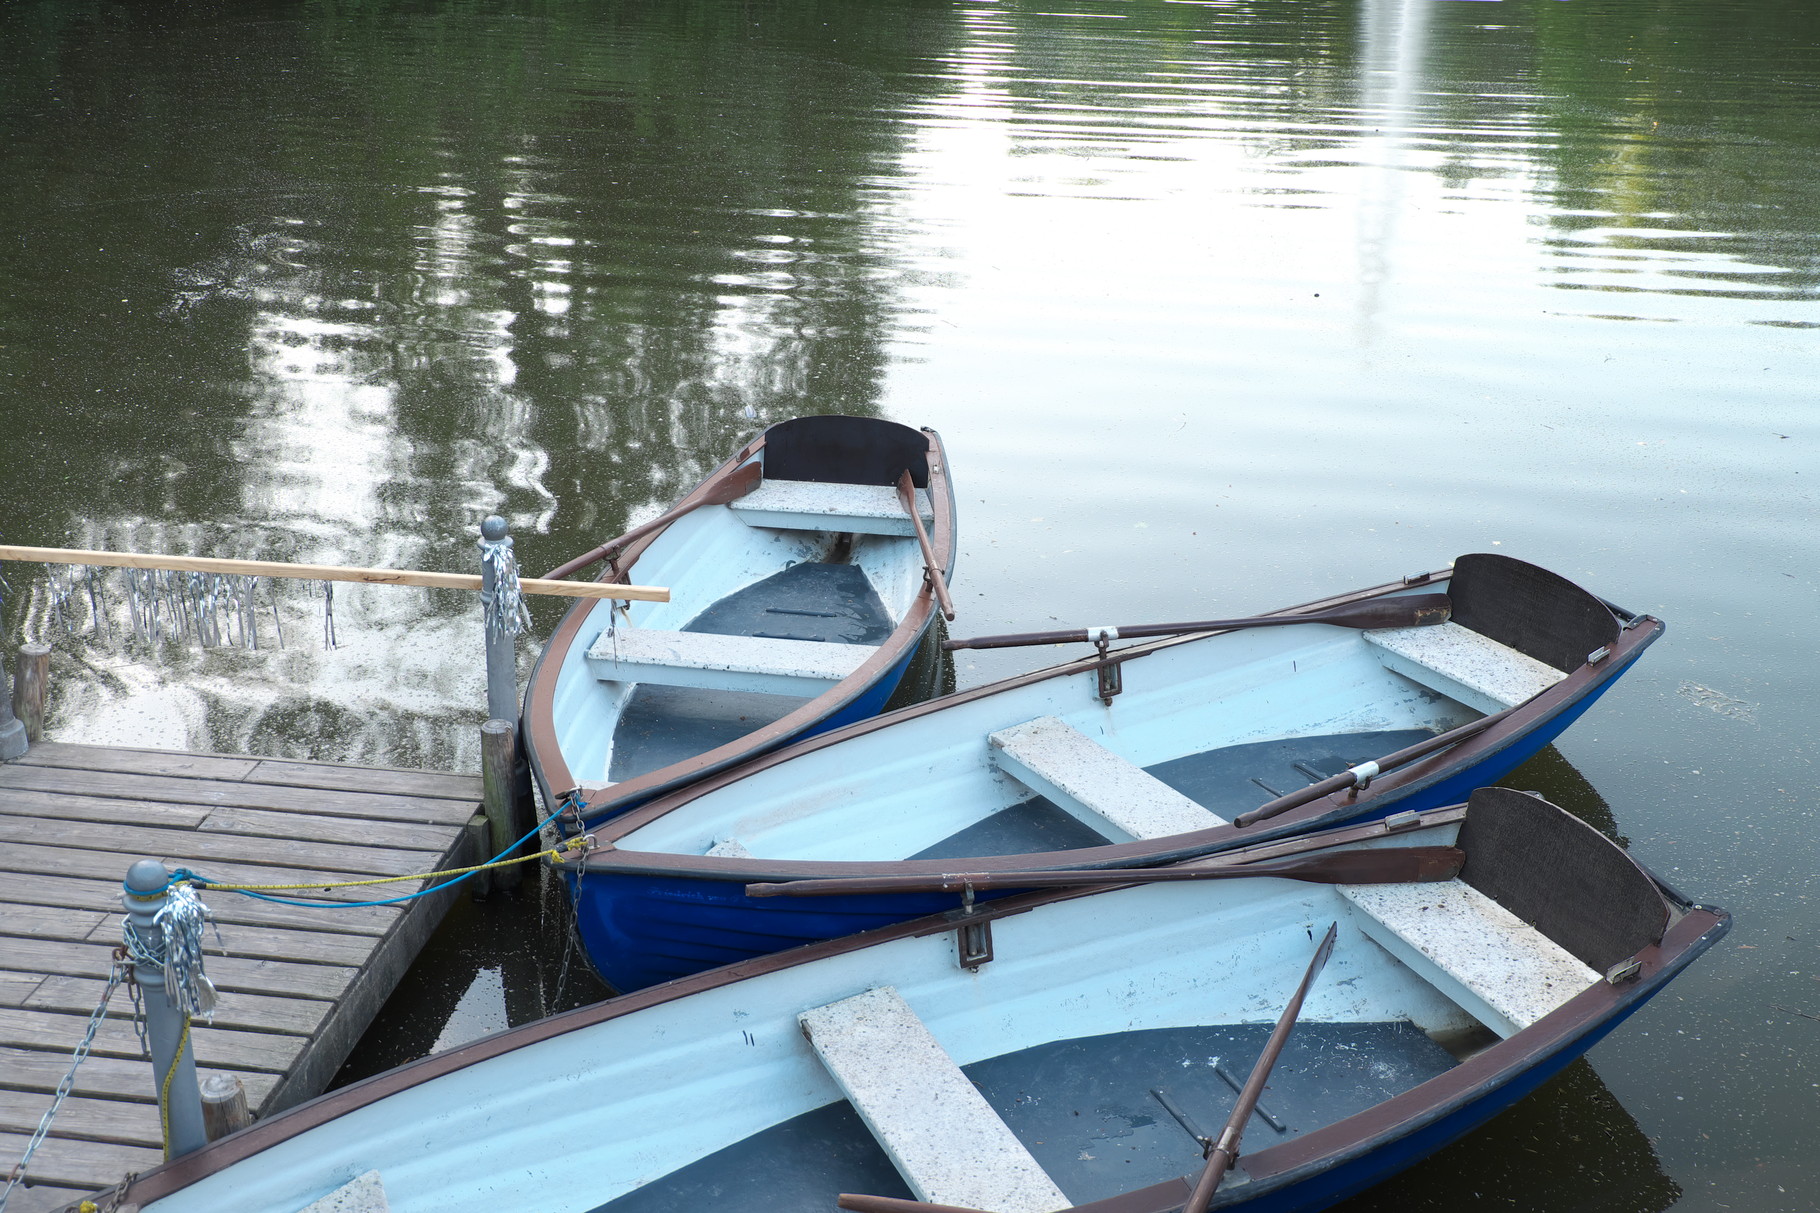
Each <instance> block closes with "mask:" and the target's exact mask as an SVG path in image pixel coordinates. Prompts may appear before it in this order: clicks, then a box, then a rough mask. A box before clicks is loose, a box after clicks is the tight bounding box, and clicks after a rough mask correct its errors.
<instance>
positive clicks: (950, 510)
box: [524, 429, 954, 816]
mask: <svg viewBox="0 0 1820 1213" xmlns="http://www.w3.org/2000/svg"><path fill="white" fill-rule="evenodd" d="M921 432H922V433H923V434H924V435H925V436H926V437H927V439H928V462H929V487H928V493H929V501H930V504H931V506H932V507H933V509H934V512H935V527H934V531H933V533H932V535H931V536H930V541H931V543H932V544H933V545H934V548H935V554H936V558H937V559H938V561H940V563H941V566H942V568H944V569H946V570H950V571H952V569H953V568H954V493H953V487H952V485H951V484H950V483H949V480H948V462H947V456H946V452H945V451H944V449H943V446H942V441H941V436H940V435H938V434H937V433H936V432H935V431H934V430H930V429H924V430H922V431H921ZM763 445H764V438H763V436H762V435H761V436H760V437H759V438H758V439H756V440H754V441H753V442H751V443H748V444H747V445H746V446H745V447H744V448H742V449H741V450H740V452H739V453H738V454H736V455H734V456H733V457H732V458H731V459H729V460H727V462H725V463H723V464H721V465H720V467H718V468H716V469H715V470H714V471H713V472H712V473H710V474H709V475H708V476H707V478H705V479H704V480H703V481H702V482H701V483H700V484H698V485H696V486H695V488H693V489H691V490H690V491H689V492H688V493H687V494H685V495H684V496H683V497H682V498H680V499H678V501H677V503H676V505H677V506H682V505H686V504H688V503H689V502H691V501H694V500H696V499H697V498H699V497H701V496H703V495H705V494H706V493H707V492H708V490H709V488H710V486H711V485H712V484H713V483H714V482H715V481H717V480H718V479H720V478H721V477H723V476H726V475H728V474H730V473H731V472H732V471H734V470H735V469H737V468H738V467H739V465H740V464H742V463H744V462H745V461H746V460H748V459H750V458H752V456H753V455H755V454H757V453H758V451H759V450H760V448H761V447H762V446H763ZM671 508H672V509H674V508H676V507H675V506H673V507H671ZM668 529H669V528H668V527H662V528H660V529H658V530H656V531H653V532H652V533H651V534H649V535H646V536H644V537H643V538H641V539H638V540H636V541H634V542H633V543H632V544H631V545H629V546H628V547H627V548H626V549H625V551H624V552H623V553H622V554H621V556H620V558H619V562H618V565H617V574H616V575H618V576H621V577H625V576H629V575H630V572H631V569H632V567H633V566H634V565H635V564H636V563H637V560H638V558H639V556H641V555H643V554H644V552H645V550H646V549H647V548H649V546H650V545H651V544H652V543H653V542H655V541H656V540H657V538H658V536H660V535H662V534H663V533H664V531H666V530H668ZM936 607H937V604H936V600H935V594H934V590H933V588H932V587H931V586H930V585H929V584H928V583H927V582H925V584H924V585H923V588H922V589H921V590H919V591H918V592H917V595H916V597H915V598H914V599H913V600H912V602H911V604H910V608H909V610H907V611H905V612H904V617H903V619H902V620H900V621H899V623H898V625H897V627H896V628H894V629H893V630H892V632H891V635H890V636H888V637H886V638H885V640H884V642H883V643H882V644H880V645H879V646H878V648H877V650H876V651H875V652H874V653H873V654H872V656H870V657H868V658H867V659H866V660H865V661H864V662H862V663H861V664H860V665H859V667H858V668H857V669H855V670H854V671H853V673H851V674H849V675H848V676H847V677H846V678H845V679H843V680H842V681H841V682H840V683H839V684H837V685H835V686H833V687H831V688H829V689H828V690H827V691H824V692H823V693H822V694H820V695H818V696H816V697H815V698H814V699H811V700H809V701H808V702H807V703H805V704H803V705H802V706H801V707H799V708H797V709H796V710H795V711H793V712H791V713H790V714H789V715H787V716H784V717H781V718H780V719H778V720H775V721H773V722H772V723H770V724H768V725H766V726H765V727H763V728H761V729H757V730H754V731H753V732H751V733H748V734H746V735H745V736H743V737H741V738H739V739H738V740H736V741H731V742H728V743H727V744H726V745H723V746H719V747H717V748H715V749H712V750H709V751H706V752H705V753H702V754H697V755H695V756H694V757H692V758H689V759H685V760H684V761H682V762H677V763H672V764H671V765H669V766H667V767H661V768H659V769H658V770H655V771H652V772H649V773H648V774H645V775H641V776H639V777H637V778H635V779H627V780H623V781H621V782H619V783H615V784H613V785H612V786H610V787H607V788H601V789H598V790H595V791H591V792H589V793H587V795H586V797H585V807H584V808H583V810H582V811H583V815H584V816H591V815H594V814H598V813H601V812H604V811H607V810H609V809H611V808H612V807H613V806H615V805H618V804H624V803H626V802H628V801H632V800H638V799H641V798H643V797H647V796H652V795H656V794H659V793H661V792H663V791H665V790H667V789H669V788H672V787H676V786H678V785H680V784H683V783H689V782H693V781H694V780H696V779H699V778H701V777H702V776H703V775H706V774H709V773H711V772H714V771H718V770H720V769H722V768H724V767H728V766H732V765H734V764H735V763H738V762H739V761H740V760H742V759H744V758H747V757H750V756H751V755H753V754H756V753H760V752H762V751H764V750H767V749H769V748H771V747H773V746H776V745H778V744H779V743H781V742H783V741H784V740H785V739H787V738H789V737H791V736H792V735H794V734H795V733H798V732H800V731H802V730H803V729H805V728H807V727H809V726H810V725H812V724H814V723H815V722H816V721H817V720H821V719H824V718H826V717H828V716H830V715H833V714H834V713H835V712H837V711H839V710H840V709H841V708H842V707H844V706H845V705H846V704H847V703H849V702H851V701H852V700H853V699H854V698H855V697H856V696H858V695H859V694H860V693H861V692H863V691H864V690H865V689H866V688H868V687H869V686H870V685H871V684H872V683H873V682H874V681H876V680H877V679H878V678H879V677H880V676H881V675H882V674H884V673H885V671H887V670H889V669H890V668H891V667H892V666H893V665H895V664H896V663H897V662H898V661H900V660H902V659H903V657H904V656H905V654H906V653H908V652H909V651H910V650H911V649H912V648H914V647H915V645H916V644H917V642H918V641H920V639H921V638H922V635H923V633H924V631H925V630H926V629H927V628H928V626H929V623H930V621H931V619H932V617H933V615H934V612H935V610H936ZM590 610H591V606H590V605H588V604H580V603H578V604H577V605H576V606H575V607H573V608H571V609H570V610H569V612H568V613H567V614H565V615H564V616H563V619H562V622H561V623H559V624H558V625H557V627H556V631H555V632H554V633H552V634H551V636H550V642H549V644H548V645H546V646H545V647H544V651H543V653H542V655H541V656H539V657H538V659H537V665H536V667H534V668H533V669H532V671H531V678H530V683H529V688H528V690H527V692H526V696H525V705H524V730H525V735H526V738H527V740H528V741H529V743H530V750H531V753H532V754H533V755H534V758H535V761H536V762H537V764H538V766H539V768H540V771H541V774H542V777H543V780H544V782H545V784H546V786H547V787H548V788H549V790H550V791H551V792H552V793H560V792H564V791H567V790H568V789H569V788H572V787H574V786H576V780H575V776H574V774H573V772H571V771H570V770H569V767H568V762H567V760H566V759H565V758H564V757H563V756H562V751H561V747H560V746H559V745H558V744H557V740H556V718H555V706H554V705H555V697H556V680H555V678H553V677H551V678H539V677H538V674H539V672H540V671H541V670H543V669H544V667H545V663H549V668H551V669H556V668H558V667H560V666H561V664H562V662H563V660H564V659H565V658H566V657H567V655H568V652H569V649H570V648H571V647H572V646H573V645H574V643H575V641H576V638H577V636H578V635H579V634H580V631H581V627H582V625H583V623H584V622H585V621H586V619H587V617H588V614H589V611H590Z"/></svg>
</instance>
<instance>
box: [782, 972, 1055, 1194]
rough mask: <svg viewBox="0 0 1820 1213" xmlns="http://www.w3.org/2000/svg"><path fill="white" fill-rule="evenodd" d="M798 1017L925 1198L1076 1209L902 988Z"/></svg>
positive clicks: (830, 1068)
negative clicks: (910, 1003) (924, 1021)
mask: <svg viewBox="0 0 1820 1213" xmlns="http://www.w3.org/2000/svg"><path fill="white" fill-rule="evenodd" d="M797 1022H799V1023H800V1024H801V1025H802V1029H803V1035H804V1036H807V1037H808V1038H809V1044H810V1046H811V1047H812V1048H814V1050H815V1054H816V1056H817V1057H819V1058H821V1061H822V1064H823V1065H824V1066H826V1067H827V1069H828V1073H829V1074H830V1075H832V1076H833V1078H834V1081H835V1082H836V1083H837V1084H839V1086H840V1089H841V1090H842V1091H844V1092H846V1095H847V1099H848V1101H849V1102H850V1103H852V1105H853V1108H854V1110H855V1111H857V1112H858V1113H859V1114H860V1117H861V1119H863V1120H864V1121H865V1122H866V1125H867V1127H868V1128H870V1129H871V1130H872V1134H873V1136H874V1137H876V1138H877V1139H878V1143H879V1145H880V1146H882V1147H883V1148H884V1151H885V1153H886V1154H888V1155H889V1156H890V1158H891V1162H892V1163H893V1165H895V1166H896V1167H897V1169H898V1172H899V1173H900V1174H901V1175H903V1177H904V1182H905V1183H907V1184H909V1185H910V1189H911V1190H912V1191H913V1192H915V1193H916V1195H917V1197H918V1199H921V1200H926V1201H931V1202H933V1203H935V1204H945V1205H960V1206H963V1207H965V1208H970V1209H989V1210H991V1211H992V1213H1049V1211H1050V1210H1054V1209H1065V1208H1067V1207H1068V1206H1069V1203H1070V1202H1069V1200H1068V1198H1067V1197H1066V1196H1064V1195H1063V1194H1062V1190H1061V1189H1060V1188H1058V1187H1056V1186H1055V1182H1054V1181H1053V1180H1051V1179H1050V1178H1049V1176H1048V1174H1047V1173H1045V1172H1044V1170H1043V1168H1042V1166H1041V1165H1040V1164H1039V1163H1038V1162H1037V1161H1036V1159H1034V1158H1032V1157H1031V1156H1030V1152H1029V1151H1028V1150H1026V1149H1025V1148H1024V1144H1023V1143H1022V1142H1020V1141H1019V1140H1018V1139H1017V1137H1016V1135H1015V1134H1013V1133H1012V1132H1011V1130H1010V1128H1009V1127H1007V1126H1006V1124H1005V1122H1004V1121H1003V1120H1001V1119H1000V1118H999V1114H998V1113H997V1112H995V1111H993V1110H992V1105H990V1104H988V1103H987V1102H986V1099H985V1096H983V1095H981V1094H980V1093H979V1089H978V1088H976V1087H975V1086H974V1085H973V1083H972V1081H971V1080H969V1079H968V1077H967V1076H966V1075H965V1074H963V1073H961V1068H960V1067H959V1066H957V1065H955V1064H954V1059H953V1058H951V1057H949V1056H948V1053H947V1051H946V1050H945V1049H943V1048H942V1046H941V1045H940V1043H938V1042H937V1041H936V1039H935V1037H934V1036H931V1035H930V1034H929V1029H928V1027H927V1026H926V1025H925V1024H924V1023H923V1021H922V1020H921V1019H919V1018H917V1014H916V1012H915V1011H913V1010H911V1009H910V1006H909V1004H908V1003H906V1002H905V1001H904V1000H903V998H902V997H901V996H899V994H898V992H897V991H896V990H895V989H893V988H892V987H890V986H880V987H878V988H876V989H871V990H867V991H866V992H865V993H864V994H856V995H854V996H853V997H852V998H843V999H842V1000H841V1001H839V1002H834V1003H829V1004H828V1005H827V1006H823V1007H816V1008H815V1009H813V1010H810V1011H804V1012H803V1013H802V1014H801V1015H798V1016H797Z"/></svg>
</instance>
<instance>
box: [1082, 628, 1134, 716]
mask: <svg viewBox="0 0 1820 1213" xmlns="http://www.w3.org/2000/svg"><path fill="white" fill-rule="evenodd" d="M1087 634H1088V635H1089V636H1091V637H1093V647H1094V648H1096V649H1098V650H1099V654H1100V664H1099V668H1098V670H1097V671H1096V672H1097V673H1098V674H1099V679H1100V702H1101V703H1103V704H1107V705H1108V706H1110V705H1111V703H1112V697H1113V696H1114V695H1117V694H1118V693H1119V692H1120V691H1123V690H1124V689H1125V671H1124V667H1123V666H1122V665H1121V664H1120V663H1119V662H1117V661H1114V660H1113V659H1112V658H1111V657H1109V656H1108V655H1107V653H1106V650H1107V647H1108V646H1110V645H1111V644H1112V642H1113V641H1115V640H1117V639H1118V638H1119V630H1118V629H1117V628H1108V627H1098V628H1088V629H1087Z"/></svg>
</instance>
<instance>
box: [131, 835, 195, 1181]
mask: <svg viewBox="0 0 1820 1213" xmlns="http://www.w3.org/2000/svg"><path fill="white" fill-rule="evenodd" d="M170 880H171V874H170V872H169V871H167V870H166V868H165V866H164V865H163V864H161V863H159V862H158V861H157V860H155V859H141V860H140V861H139V862H138V863H135V864H134V865H133V866H132V867H131V868H129V869H128V870H127V873H126V889H127V897H126V911H127V918H128V919H129V920H130V921H131V922H132V924H133V930H134V931H135V932H137V934H138V936H139V938H140V939H142V940H144V941H145V942H146V943H147V944H148V945H150V947H152V948H153V949H154V950H156V951H159V952H162V951H163V949H164V929H163V928H162V927H160V926H158V925H157V914H158V911H159V910H160V909H162V908H163V906H164V901H165V894H164V891H163V890H164V888H165V886H167V885H168V884H169V883H170ZM133 978H134V980H135V981H137V982H138V983H139V994H140V997H141V999H142V1000H143V1002H144V1005H145V1037H146V1044H147V1045H148V1046H150V1048H151V1052H152V1090H153V1092H154V1093H155V1094H157V1095H158V1096H159V1099H160V1102H161V1103H163V1105H164V1107H165V1110H166V1112H165V1114H166V1117H167V1119H168V1123H169V1126H170V1130H169V1133H170V1135H169V1137H168V1138H167V1140H166V1142H165V1157H166V1158H167V1159H171V1158H177V1157H180V1156H181V1155H184V1154H188V1153H190V1152H191V1151H193V1150H200V1149H201V1148H202V1147H203V1146H205V1145H207V1144H208V1139H209V1138H208V1130H207V1128H206V1127H205V1126H204V1125H203V1122H202V1094H201V1092H200V1091H199V1090H198V1089H197V1086H196V1055H195V1052H194V1051H193V1050H192V1049H191V1048H190V1043H189V1039H188V1036H187V1034H186V1032H185V1027H186V1023H185V1016H184V1013H183V1008H182V1007H180V1006H178V1005H176V1004H175V1003H173V1002H172V1001H171V997H170V995H169V994H168V993H166V992H165V988H164V970H163V969H162V968H160V967H159V966H157V965H153V964H148V963H146V962H144V961H136V962H135V963H134V965H133ZM167 1084H168V1089H169V1095H168V1097H167V1096H166V1095H165V1094H164V1092H165V1091H166V1089H167Z"/></svg>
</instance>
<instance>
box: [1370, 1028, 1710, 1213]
mask: <svg viewBox="0 0 1820 1213" xmlns="http://www.w3.org/2000/svg"><path fill="white" fill-rule="evenodd" d="M1680 1199H1681V1188H1680V1185H1678V1184H1677V1183H1675V1181H1674V1180H1673V1179H1671V1178H1670V1177H1669V1176H1668V1175H1666V1174H1664V1173H1663V1170H1662V1162H1661V1159H1660V1158H1659V1157H1657V1154H1656V1148H1655V1145H1654V1143H1652V1142H1651V1141H1650V1139H1649V1138H1648V1137H1647V1136H1646V1135H1645V1134H1644V1133H1643V1131H1642V1130H1641V1129H1639V1128H1638V1127H1637V1122H1636V1120H1635V1119H1634V1118H1633V1117H1632V1116H1631V1115H1630V1113H1629V1112H1627V1111H1625V1110H1624V1106H1623V1105H1622V1104H1620V1103H1619V1102H1618V1100H1617V1098H1616V1097H1615V1096H1613V1095H1612V1093H1611V1091H1610V1090H1609V1089H1608V1088H1607V1087H1606V1085H1605V1083H1604V1082H1603V1081H1602V1080H1601V1079H1600V1077H1599V1075H1598V1073H1597V1072H1596V1071H1594V1069H1593V1067H1592V1065H1591V1064H1590V1063H1588V1062H1587V1061H1586V1060H1585V1059H1584V1058H1582V1059H1581V1060H1579V1061H1576V1062H1574V1063H1573V1064H1572V1065H1570V1066H1568V1067H1567V1068H1566V1069H1565V1070H1563V1071H1562V1072H1561V1073H1560V1074H1559V1075H1557V1076H1556V1077H1554V1078H1553V1079H1551V1080H1549V1081H1548V1082H1547V1083H1545V1084H1543V1085H1542V1086H1541V1087H1540V1088H1538V1089H1537V1090H1536V1091H1535V1092H1534V1093H1533V1094H1531V1095H1530V1096H1529V1097H1528V1098H1526V1099H1524V1100H1522V1101H1520V1102H1519V1103H1517V1104H1516V1105H1515V1106H1514V1107H1512V1108H1511V1109H1510V1110H1509V1111H1507V1112H1504V1113H1503V1114H1501V1115H1499V1116H1498V1117H1496V1118H1495V1119H1494V1120H1492V1121H1491V1122H1490V1123H1489V1124H1487V1125H1486V1126H1485V1127H1484V1128H1482V1129H1480V1130H1478V1131H1477V1132H1476V1133H1472V1134H1470V1135H1468V1136H1467V1137H1464V1138H1462V1139H1461V1140H1460V1141H1457V1142H1455V1143H1454V1144H1453V1145H1451V1146H1448V1147H1447V1148H1446V1149H1444V1150H1442V1151H1441V1152H1439V1153H1438V1154H1435V1155H1434V1156H1433V1157H1431V1158H1429V1159H1427V1160H1426V1161H1424V1162H1421V1163H1418V1164H1417V1165H1416V1166H1414V1167H1412V1168H1410V1169H1409V1170H1407V1171H1405V1172H1403V1173H1402V1174H1400V1175H1397V1176H1395V1177H1393V1178H1392V1179H1390V1180H1388V1181H1386V1182H1385V1183H1382V1184H1379V1185H1378V1186H1377V1187H1375V1188H1372V1189H1370V1190H1369V1191H1367V1192H1365V1193H1363V1194H1362V1195H1359V1196H1355V1197H1353V1198H1352V1199H1351V1200H1349V1201H1347V1202H1345V1203H1344V1204H1340V1205H1336V1206H1334V1207H1335V1208H1336V1209H1338V1210H1341V1211H1342V1213H1376V1211H1377V1210H1384V1211H1386V1213H1389V1211H1390V1210H1396V1211H1397V1213H1426V1211H1428V1210H1433V1211H1434V1213H1443V1211H1446V1213H1452V1211H1453V1210H1456V1209H1463V1208H1471V1209H1522V1210H1532V1209H1598V1210H1600V1211H1601V1213H1661V1211H1662V1210H1664V1209H1667V1208H1670V1207H1672V1206H1673V1205H1674V1204H1675V1203H1676V1202H1677V1201H1679V1200H1680Z"/></svg>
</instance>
